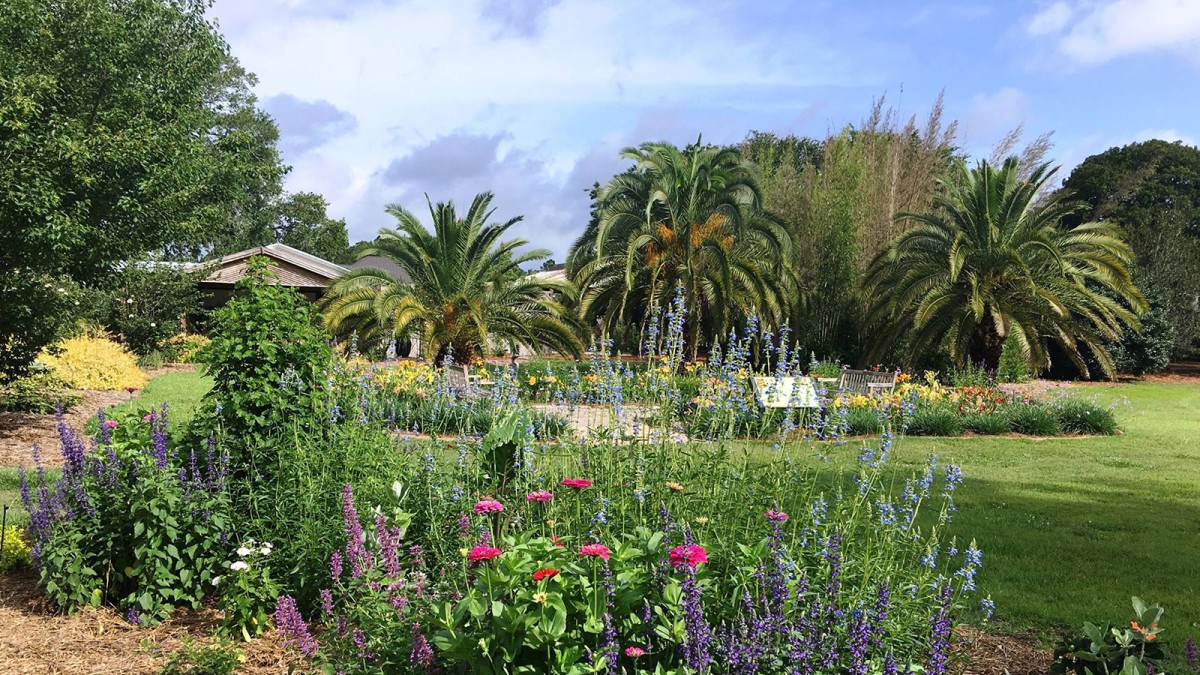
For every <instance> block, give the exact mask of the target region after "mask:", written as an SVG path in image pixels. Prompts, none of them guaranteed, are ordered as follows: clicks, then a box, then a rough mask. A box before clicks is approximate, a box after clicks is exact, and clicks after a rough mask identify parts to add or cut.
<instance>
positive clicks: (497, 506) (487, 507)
mask: <svg viewBox="0 0 1200 675" xmlns="http://www.w3.org/2000/svg"><path fill="white" fill-rule="evenodd" d="M503 510H504V505H503V504H501V503H500V502H498V501H496V500H495V499H484V500H481V501H479V502H476V504H475V513H500V512H501V511H503Z"/></svg>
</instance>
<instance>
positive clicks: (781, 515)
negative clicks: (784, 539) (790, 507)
mask: <svg viewBox="0 0 1200 675" xmlns="http://www.w3.org/2000/svg"><path fill="white" fill-rule="evenodd" d="M763 518H766V519H767V520H768V521H770V522H772V523H786V522H787V519H788V514H787V513H785V512H783V511H776V510H775V509H771V510H770V511H767V512H766V513H764V514H763Z"/></svg>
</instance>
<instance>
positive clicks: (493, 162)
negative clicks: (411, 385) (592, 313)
mask: <svg viewBox="0 0 1200 675" xmlns="http://www.w3.org/2000/svg"><path fill="white" fill-rule="evenodd" d="M212 14H213V16H214V17H216V18H217V20H218V21H219V24H220V27H221V30H222V32H224V33H225V35H226V38H227V39H228V41H229V43H230V45H231V46H232V49H233V53H234V55H235V56H237V57H238V58H239V59H240V60H241V61H242V63H243V65H245V66H246V67H247V68H249V69H250V70H251V71H252V72H254V73H256V74H257V75H258V77H259V83H258V86H257V92H258V95H259V97H260V99H261V101H262V104H263V105H264V107H265V108H266V109H267V110H268V111H269V112H270V113H271V114H272V115H274V116H275V118H276V120H277V121H278V123H279V126H280V130H281V143H280V145H281V148H282V150H283V154H284V158H285V160H286V161H287V162H288V163H289V164H290V165H292V167H293V170H292V172H291V174H290V175H289V176H288V179H287V189H288V190H290V191H301V190H311V191H314V192H319V193H321V194H323V195H325V197H326V198H327V199H328V200H329V201H330V203H331V208H330V212H331V215H333V216H335V217H344V218H346V221H347V224H348V226H349V229H350V236H351V240H352V241H353V240H356V239H363V238H370V237H372V236H374V233H375V232H376V231H377V230H378V229H379V228H380V227H384V226H389V225H390V224H391V218H390V216H388V215H387V214H385V213H384V212H383V208H384V206H385V205H387V204H390V203H400V204H402V205H404V206H406V207H408V208H409V209H411V210H413V211H416V212H417V213H418V214H420V213H423V212H424V209H425V205H424V194H425V193H428V194H429V195H430V197H431V198H433V199H434V200H435V201H440V200H445V199H454V200H455V201H456V202H458V203H461V204H464V206H465V204H466V203H468V202H469V200H470V199H471V198H472V197H473V196H474V195H475V194H476V193H477V192H481V191H484V190H492V191H494V192H495V193H496V202H495V205H496V206H497V208H498V210H497V215H498V216H500V217H503V218H508V217H511V216H514V215H518V214H521V215H524V216H525V222H524V223H522V224H521V225H519V226H518V228H517V233H518V234H519V235H520V236H523V237H525V238H527V239H530V240H531V241H532V242H533V243H535V244H537V245H539V246H544V247H546V248H549V249H551V250H552V251H553V252H554V255H555V257H556V258H557V259H559V260H561V259H562V257H563V254H564V253H565V251H566V249H567V247H568V246H569V245H570V242H571V241H572V240H573V239H574V237H575V236H576V235H577V234H578V233H579V231H580V230H581V229H582V227H583V225H584V224H585V223H586V220H587V213H588V199H587V195H586V193H585V190H586V189H587V188H588V187H589V186H591V184H592V183H593V182H594V181H597V180H599V181H601V182H603V181H604V180H605V179H607V178H608V177H609V176H611V175H612V174H614V173H616V172H618V171H620V170H621V169H623V164H622V162H621V161H620V160H619V159H618V157H617V153H618V152H619V151H620V149H621V148H623V147H625V146H627V145H636V144H638V143H641V142H644V141H651V140H668V141H672V142H675V143H680V144H682V143H686V142H688V141H692V140H695V138H696V136H697V135H698V134H700V133H703V134H704V138H705V140H706V141H711V142H717V143H727V142H736V141H739V140H741V139H742V138H743V137H745V135H746V133H747V132H748V131H749V130H751V129H757V130H761V131H773V132H776V133H779V134H786V133H796V134H799V135H807V136H817V137H824V136H825V135H827V134H828V133H829V132H830V131H835V130H837V129H840V128H842V127H843V126H845V125H847V124H853V123H858V122H859V121H861V120H862V118H863V117H864V116H865V115H866V114H867V113H868V111H869V109H870V106H871V103H872V100H873V99H874V98H877V97H879V96H885V97H886V100H887V101H888V102H889V103H890V104H892V105H893V106H895V107H896V108H898V110H899V111H900V112H901V113H903V114H904V115H905V116H908V115H913V114H916V115H918V116H921V117H923V116H924V115H925V113H926V112H927V111H928V109H929V107H930V105H931V104H932V103H933V101H934V100H935V98H936V97H937V95H938V92H940V91H943V90H944V91H945V102H946V116H947V118H949V119H955V120H958V123H959V134H958V141H959V144H960V146H961V147H963V148H964V149H965V150H967V151H968V152H970V153H972V154H973V155H977V156H986V155H988V154H989V149H990V148H991V147H992V146H993V145H994V144H995V143H996V141H997V140H998V139H999V138H1000V137H1002V136H1003V135H1004V134H1005V133H1006V132H1007V131H1009V130H1010V129H1012V128H1014V127H1016V126H1017V125H1019V124H1023V125H1024V129H1025V132H1026V139H1027V140H1031V139H1032V138H1033V137H1034V136H1037V135H1038V134H1041V133H1043V132H1047V131H1053V132H1054V143H1055V147H1054V150H1053V151H1052V155H1053V157H1054V158H1055V160H1056V162H1058V163H1060V164H1062V165H1063V167H1064V172H1063V177H1065V175H1066V171H1067V170H1068V169H1069V168H1070V167H1071V166H1073V165H1075V164H1077V163H1078V162H1079V161H1081V160H1082V159H1083V158H1084V157H1087V156H1088V155H1090V154H1093V153H1095V152H1099V151H1102V150H1104V149H1106V148H1109V147H1112V146H1114V145H1123V144H1126V143H1130V142H1133V141H1138V140H1145V139H1149V138H1164V139H1167V140H1182V141H1183V142H1185V143H1188V144H1190V145H1195V144H1196V143H1197V139H1198V138H1200V87H1198V86H1197V84H1198V83H1200V0H1059V1H1052V2H1038V1H1029V2H1024V1H1018V0H1007V1H996V2H969V1H962V2H953V1H945V2H939V1H928V2H926V1H918V0H913V1H906V0H886V1H885V0H873V1H867V0H858V1H852V0H841V1H837V0H831V1H824V0H813V1H805V0H794V1H791V2H789V1H776V0H757V1H754V2H737V1H734V0H725V1H716V0H690V1H685V2H674V1H673V0H672V1H668V0H651V1H649V2H648V1H646V0H639V1H634V0H509V1H505V0H403V1H395V2H390V1H385V0H217V2H216V5H215V6H214V8H213V10H212Z"/></svg>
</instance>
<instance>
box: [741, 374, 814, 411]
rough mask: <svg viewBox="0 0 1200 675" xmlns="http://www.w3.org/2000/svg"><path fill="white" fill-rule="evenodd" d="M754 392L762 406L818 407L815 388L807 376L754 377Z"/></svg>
mask: <svg viewBox="0 0 1200 675" xmlns="http://www.w3.org/2000/svg"><path fill="white" fill-rule="evenodd" d="M751 380H753V381H754V393H755V395H756V396H757V397H758V402H759V403H760V404H761V405H762V407H764V408H819V407H820V406H821V403H820V401H819V400H817V390H816V388H815V387H813V381H812V379H811V378H808V377H754V378H751Z"/></svg>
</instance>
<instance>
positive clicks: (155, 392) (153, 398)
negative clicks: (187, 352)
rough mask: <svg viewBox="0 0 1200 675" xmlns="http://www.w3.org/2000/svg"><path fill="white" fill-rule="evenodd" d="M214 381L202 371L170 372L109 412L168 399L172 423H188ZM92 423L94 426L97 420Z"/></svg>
mask: <svg viewBox="0 0 1200 675" xmlns="http://www.w3.org/2000/svg"><path fill="white" fill-rule="evenodd" d="M212 385H213V381H212V378H211V377H208V376H207V375H202V374H201V373H200V372H199V371H190V372H181V373H166V374H164V375H159V376H158V377H156V378H154V379H153V380H150V383H149V384H147V385H146V387H145V388H144V389H142V391H141V392H140V393H139V394H138V396H137V397H136V398H134V399H133V400H132V401H126V402H125V403H119V404H117V405H115V406H112V407H111V408H109V409H108V410H106V411H105V414H106V415H107V414H109V413H110V412H111V413H114V414H119V413H120V412H122V411H125V410H130V409H132V410H148V409H150V408H151V407H157V406H160V405H162V404H163V403H166V404H168V406H169V412H168V415H169V416H170V421H171V426H172V427H176V426H179V425H184V424H187V423H188V422H189V421H191V419H192V416H193V415H195V414H196V409H197V408H198V407H199V405H200V399H201V398H203V397H204V394H206V393H208V390H209V389H211V388H212ZM90 426H92V427H93V429H92V430H94V423H93V424H92V425H90Z"/></svg>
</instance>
